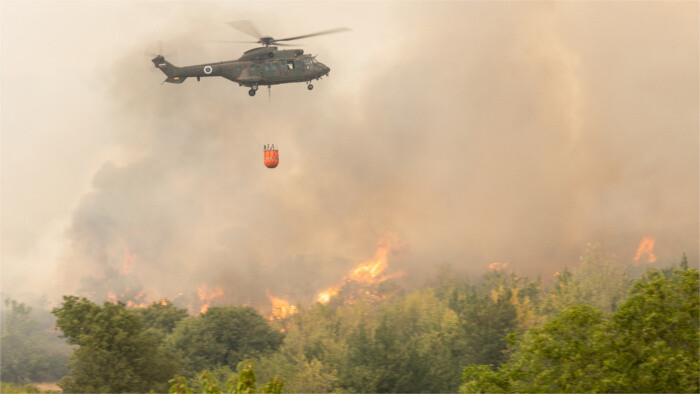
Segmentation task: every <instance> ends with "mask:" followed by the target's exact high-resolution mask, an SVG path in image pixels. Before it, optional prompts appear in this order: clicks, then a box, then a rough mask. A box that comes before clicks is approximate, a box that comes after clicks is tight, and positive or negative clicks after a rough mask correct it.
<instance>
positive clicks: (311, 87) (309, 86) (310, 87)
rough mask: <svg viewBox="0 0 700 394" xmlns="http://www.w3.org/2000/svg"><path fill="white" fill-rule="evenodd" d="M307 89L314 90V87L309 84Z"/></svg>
mask: <svg viewBox="0 0 700 394" xmlns="http://www.w3.org/2000/svg"><path fill="white" fill-rule="evenodd" d="M306 88H307V89H309V90H313V88H314V85H313V84H311V83H310V84H308V85H307V86H306Z"/></svg>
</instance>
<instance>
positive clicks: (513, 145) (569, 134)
mask: <svg viewBox="0 0 700 394" xmlns="http://www.w3.org/2000/svg"><path fill="white" fill-rule="evenodd" d="M0 4H1V6H0V7H1V8H0V11H1V17H0V18H1V19H0V66H1V67H2V68H1V70H0V72H1V74H0V77H1V81H0V83H1V85H0V89H1V90H0V94H1V96H0V100H1V101H0V121H1V132H2V135H1V137H2V140H1V143H2V152H1V154H2V157H1V160H2V162H1V164H2V196H1V197H2V200H1V203H2V212H1V213H2V217H1V230H2V233H1V241H2V245H1V246H2V252H1V253H2V255H1V257H2V282H1V284H2V291H3V292H6V293H11V294H23V293H36V294H49V295H50V296H51V297H56V296H57V295H60V294H65V293H67V292H85V293H89V292H94V293H95V296H96V297H100V296H104V294H105V293H106V291H107V290H110V289H111V290H113V291H115V292H118V291H119V289H118V288H117V287H120V288H123V287H125V286H127V285H129V286H131V288H132V289H133V288H139V289H141V288H143V289H145V290H146V291H148V293H149V295H150V297H152V298H157V297H161V296H168V297H174V296H175V295H177V294H179V293H183V294H185V295H184V297H194V294H196V287H197V286H198V285H200V284H207V285H208V286H210V287H214V286H219V287H221V288H222V289H223V290H224V291H225V293H226V295H227V299H228V300H229V301H232V302H248V301H250V302H251V303H252V304H255V305H258V304H260V303H262V302H264V300H266V292H269V293H271V294H274V295H285V294H289V295H290V297H291V299H293V300H299V301H301V302H305V303H306V302H310V301H311V300H312V299H313V296H314V294H315V293H316V292H317V291H320V290H323V289H325V288H326V287H327V286H329V285H332V284H335V283H337V282H338V281H339V280H340V279H341V278H342V277H343V276H344V275H345V274H346V273H347V271H348V270H349V269H350V268H351V267H353V266H354V265H356V264H358V263H360V262H362V261H364V260H365V259H367V258H369V257H371V256H372V255H373V254H374V250H375V245H376V243H377V242H378V241H379V240H380V239H381V238H382V237H385V236H390V237H393V238H394V239H395V240H396V241H397V242H399V243H401V244H402V245H403V246H402V248H401V251H400V253H395V254H392V255H391V256H390V260H389V270H390V271H396V270H403V271H405V272H406V273H407V275H406V277H405V278H406V279H405V280H406V281H411V280H414V281H417V280H421V279H422V278H424V276H425V275H426V274H431V273H434V272H435V270H436V266H437V265H439V264H441V263H449V264H451V265H452V266H453V267H455V268H456V269H458V270H463V271H466V272H469V273H473V274H477V273H480V272H483V270H484V269H485V267H486V266H487V265H488V264H490V263H493V262H508V263H509V267H511V268H514V269H516V270H518V271H519V272H523V273H528V274H535V273H542V274H543V275H551V273H553V272H554V271H557V270H559V269H561V268H562V267H564V266H569V267H572V266H574V265H575V264H576V263H577V256H579V255H580V254H581V253H582V252H583V250H584V249H585V247H586V244H587V243H589V242H598V243H601V244H602V245H603V247H604V248H605V249H606V250H607V251H610V252H613V253H616V254H617V255H618V257H619V260H620V261H621V262H630V261H631V260H632V258H633V257H634V254H635V250H636V247H637V245H638V244H639V242H640V241H641V240H642V238H643V237H644V236H651V237H653V238H654V239H655V240H656V248H655V254H656V256H657V257H658V258H659V264H669V263H671V262H674V261H677V260H678V258H679V257H680V254H681V253H682V252H683V251H685V252H687V253H688V254H689V256H690V257H691V258H692V259H694V261H696V262H697V256H698V238H699V234H698V201H699V196H698V189H699V185H698V119H699V112H698V108H699V99H698V68H699V63H698V35H699V31H698V4H697V2H584V1H580V2H566V3H554V2H551V3H549V2H540V1H538V2H468V1H464V2H455V1H452V2H430V3H428V2H407V3H402V2H398V1H397V2H350V1H348V2H266V1H262V2H261V1H256V2H250V3H246V2H242V3H234V4H229V3H223V2H211V3H209V2H149V3H141V2H87V1H84V2H83V1H80V2H7V1H4V2H2V3H0ZM240 19H250V20H253V21H255V23H256V24H257V25H258V28H259V29H260V30H261V32H263V33H264V34H269V35H272V36H274V37H278V38H281V37H288V36H295V35H300V34H305V33H309V32H314V31H318V30H324V29H328V28H333V27H338V26H348V27H350V28H352V29H353V30H352V31H351V32H346V33H340V34H336V35H331V36H325V37H314V38H309V39H304V40H300V41H299V44H303V45H302V46H300V48H303V49H304V50H305V51H306V52H307V53H313V54H316V55H318V60H319V61H321V62H323V63H325V64H326V65H328V66H329V67H330V68H331V73H330V76H329V77H328V78H324V79H323V80H321V81H318V82H316V83H315V87H316V88H315V89H314V90H313V91H311V92H309V91H307V90H306V86H305V85H304V84H291V85H283V86H274V87H273V88H272V95H271V98H270V99H268V97H267V91H266V90H267V89H266V88H261V90H260V91H259V93H258V95H257V96H255V97H253V98H251V97H249V96H248V94H247V89H246V88H244V87H239V86H237V85H236V84H234V83H232V82H230V81H227V80H225V79H222V78H210V79H204V80H202V81H201V82H197V81H196V80H187V81H186V82H185V83H183V84H182V85H171V84H165V85H161V82H162V81H163V79H164V78H165V76H164V75H162V74H161V73H159V72H157V70H152V69H153V66H152V63H151V62H150V59H149V58H148V57H146V56H144V55H143V53H144V51H145V50H146V51H148V50H153V49H154V48H155V44H154V43H155V42H156V41H158V40H165V41H168V43H169V46H172V47H175V48H177V50H178V56H177V58H173V59H172V60H171V61H172V62H173V63H174V64H176V65H187V64H201V63H206V62H210V61H219V60H231V59H235V58H237V57H239V56H240V54H241V53H242V52H243V51H244V50H246V49H249V48H250V47H251V46H249V45H246V44H232V45H223V44H211V43H205V42H204V41H206V40H214V39H220V40H221V39H230V40H246V39H248V37H247V36H245V35H243V34H241V33H239V32H237V31H236V30H233V29H231V28H230V27H228V26H227V25H226V24H225V23H224V22H227V21H232V20H240ZM169 60H170V59H169ZM152 71H156V72H152ZM265 143H276V144H278V145H279V147H280V157H281V161H280V165H279V167H278V168H276V169H274V170H269V169H267V168H265V167H264V166H263V164H262V145H263V144H265ZM389 234H390V235H389ZM125 254H128V255H133V256H134V257H133V268H132V271H131V272H130V273H129V274H126V273H125V272H124V270H123V267H122V264H123V261H124V258H125ZM107 278H109V279H110V284H106V283H105V281H106V279H107Z"/></svg>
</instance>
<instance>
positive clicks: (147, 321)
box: [136, 299, 187, 335]
mask: <svg viewBox="0 0 700 394" xmlns="http://www.w3.org/2000/svg"><path fill="white" fill-rule="evenodd" d="M136 313H137V314H138V315H139V316H140V317H141V322H142V323H143V326H144V327H145V328H153V329H156V330H158V331H160V332H162V333H163V335H166V334H170V333H171V332H172V331H173V329H175V325H177V323H178V322H179V321H180V320H183V319H185V318H186V317H187V309H185V308H178V307H176V306H175V305H173V303H172V302H170V301H169V300H167V299H166V300H162V301H155V302H153V303H151V305H149V306H148V307H147V308H142V309H136Z"/></svg>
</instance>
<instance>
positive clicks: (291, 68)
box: [152, 47, 330, 87]
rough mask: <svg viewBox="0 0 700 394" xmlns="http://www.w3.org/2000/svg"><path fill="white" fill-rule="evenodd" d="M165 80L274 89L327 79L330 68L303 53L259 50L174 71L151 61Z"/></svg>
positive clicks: (160, 58)
mask: <svg viewBox="0 0 700 394" xmlns="http://www.w3.org/2000/svg"><path fill="white" fill-rule="evenodd" d="M152 61H153V64H154V65H155V66H156V67H157V68H160V69H161V70H162V71H163V73H164V74H165V75H167V76H168V78H167V79H166V80H165V82H170V83H182V82H184V81H185V79H187V78H190V77H195V78H197V80H199V79H200V78H203V77H224V78H226V79H228V80H231V81H233V82H236V83H238V84H239V85H242V86H249V87H257V86H258V85H277V84H282V83H292V82H308V81H312V80H314V79H319V78H321V77H322V76H324V75H328V73H329V72H330V68H328V67H327V66H325V65H324V64H322V63H320V62H318V61H316V60H315V59H314V57H312V56H309V55H304V51H303V50H302V49H290V50H278V49H277V47H261V48H255V49H251V50H249V51H246V52H245V53H244V54H243V56H241V57H240V58H239V59H238V60H230V61H225V62H218V63H206V64H198V65H195V66H185V67H176V66H174V65H172V64H171V63H169V62H168V61H167V60H165V58H163V56H160V55H159V56H157V57H155V58H154V59H152Z"/></svg>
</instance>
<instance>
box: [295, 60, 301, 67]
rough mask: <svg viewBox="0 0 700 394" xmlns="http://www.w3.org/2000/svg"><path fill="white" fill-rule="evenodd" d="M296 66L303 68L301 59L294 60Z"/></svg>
mask: <svg viewBox="0 0 700 394" xmlns="http://www.w3.org/2000/svg"><path fill="white" fill-rule="evenodd" d="M294 67H295V68H302V64H301V62H300V61H299V60H295V61H294Z"/></svg>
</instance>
